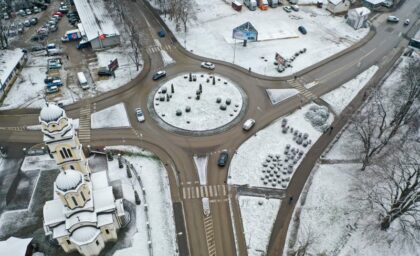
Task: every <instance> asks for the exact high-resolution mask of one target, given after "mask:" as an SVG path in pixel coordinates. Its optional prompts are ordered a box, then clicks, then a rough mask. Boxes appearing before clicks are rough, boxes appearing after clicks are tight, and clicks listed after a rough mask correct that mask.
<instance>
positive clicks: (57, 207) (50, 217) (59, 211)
mask: <svg viewBox="0 0 420 256" xmlns="http://www.w3.org/2000/svg"><path fill="white" fill-rule="evenodd" d="M63 213H64V205H63V203H62V202H61V200H60V199H55V200H50V201H47V202H45V205H44V225H47V226H48V225H51V224H56V223H60V222H64V221H65V219H66V218H65V216H64V214H63Z"/></svg>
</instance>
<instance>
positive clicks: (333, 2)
mask: <svg viewBox="0 0 420 256" xmlns="http://www.w3.org/2000/svg"><path fill="white" fill-rule="evenodd" d="M328 2H330V3H332V4H333V5H338V4H339V3H344V2H345V0H328Z"/></svg>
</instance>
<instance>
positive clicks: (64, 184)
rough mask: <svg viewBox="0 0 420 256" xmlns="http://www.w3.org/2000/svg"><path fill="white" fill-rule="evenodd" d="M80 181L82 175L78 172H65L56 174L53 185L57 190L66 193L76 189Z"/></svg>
mask: <svg viewBox="0 0 420 256" xmlns="http://www.w3.org/2000/svg"><path fill="white" fill-rule="evenodd" d="M82 181H83V175H82V174H81V173H80V172H79V171H75V170H66V171H62V172H60V174H58V176H57V179H56V180H55V185H56V187H57V188H58V189H59V190H61V191H63V192H66V191H68V190H73V189H75V188H77V187H78V186H79V185H80V184H81V183H82Z"/></svg>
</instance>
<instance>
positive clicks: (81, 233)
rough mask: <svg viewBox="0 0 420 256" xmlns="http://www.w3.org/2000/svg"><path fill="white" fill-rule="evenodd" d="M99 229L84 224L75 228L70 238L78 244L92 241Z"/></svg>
mask: <svg viewBox="0 0 420 256" xmlns="http://www.w3.org/2000/svg"><path fill="white" fill-rule="evenodd" d="M99 233H100V230H99V229H98V228H96V227H92V226H84V227H80V228H78V229H76V230H75V231H74V232H73V233H72V234H71V240H73V242H76V243H77V244H79V245H82V244H87V243H90V242H92V241H93V240H94V239H96V237H97V236H98V235H99Z"/></svg>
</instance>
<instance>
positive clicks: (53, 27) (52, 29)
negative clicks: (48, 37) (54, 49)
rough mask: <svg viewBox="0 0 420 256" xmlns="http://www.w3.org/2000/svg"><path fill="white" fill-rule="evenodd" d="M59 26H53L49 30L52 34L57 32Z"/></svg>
mask: <svg viewBox="0 0 420 256" xmlns="http://www.w3.org/2000/svg"><path fill="white" fill-rule="evenodd" d="M57 29H58V28H57V26H56V25H51V26H50V28H49V29H48V30H49V31H50V32H55V31H57Z"/></svg>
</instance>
